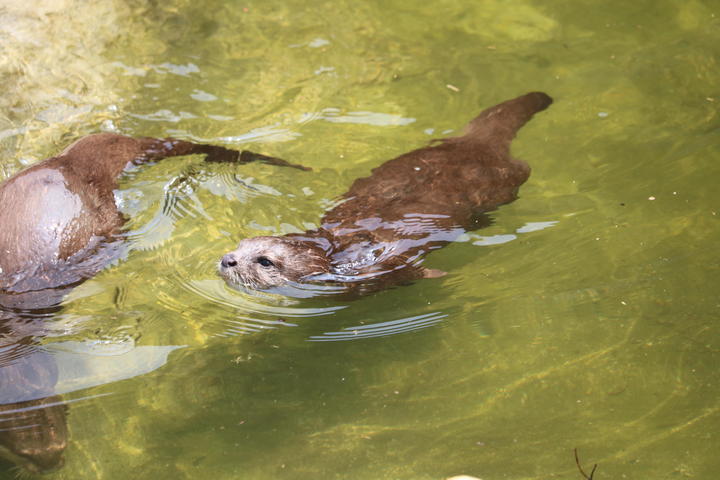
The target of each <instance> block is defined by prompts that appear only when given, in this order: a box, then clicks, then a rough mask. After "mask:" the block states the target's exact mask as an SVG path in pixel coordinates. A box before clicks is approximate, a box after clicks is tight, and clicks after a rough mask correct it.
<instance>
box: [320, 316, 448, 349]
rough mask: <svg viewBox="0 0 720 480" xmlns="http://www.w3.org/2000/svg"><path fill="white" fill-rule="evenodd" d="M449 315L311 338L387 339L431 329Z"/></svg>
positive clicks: (383, 323)
mask: <svg viewBox="0 0 720 480" xmlns="http://www.w3.org/2000/svg"><path fill="white" fill-rule="evenodd" d="M447 316H448V315H447V314H445V313H442V312H431V313H426V314H423V315H417V316H414V317H408V318H402V319H400V320H391V321H388V322H378V323H372V324H370V325H359V326H355V327H347V328H344V329H343V330H342V331H340V332H325V333H323V334H322V335H315V336H311V337H310V338H309V339H308V341H310V342H336V341H344V340H358V339H361V338H372V337H386V336H389V335H397V334H398V333H405V332H411V331H414V330H421V329H423V328H427V327H431V326H433V325H435V324H437V323H439V322H440V321H442V319H444V318H446V317H447Z"/></svg>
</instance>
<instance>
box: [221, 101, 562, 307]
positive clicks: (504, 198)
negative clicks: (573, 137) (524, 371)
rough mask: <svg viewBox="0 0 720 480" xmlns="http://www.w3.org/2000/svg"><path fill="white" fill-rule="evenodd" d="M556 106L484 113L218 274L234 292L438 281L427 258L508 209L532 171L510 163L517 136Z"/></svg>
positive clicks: (359, 183) (240, 254)
mask: <svg viewBox="0 0 720 480" xmlns="http://www.w3.org/2000/svg"><path fill="white" fill-rule="evenodd" d="M551 103H552V99H551V98H550V97H549V96H547V95H546V94H544V93H540V92H533V93H528V94H526V95H523V96H521V97H518V98H515V99H513V100H509V101H507V102H504V103H501V104H499V105H496V106H494V107H492V108H489V109H487V110H485V111H483V112H482V113H481V114H480V115H479V116H478V117H477V118H475V119H474V120H473V121H472V122H470V124H469V125H468V126H467V129H466V131H465V134H464V135H462V136H459V137H453V138H447V139H443V140H440V141H439V142H438V143H437V144H435V145H431V146H427V147H424V148H420V149H418V150H414V151H411V152H409V153H406V154H404V155H401V156H399V157H397V158H395V159H393V160H390V161H388V162H386V163H384V164H383V165H381V166H379V167H378V168H376V169H374V170H373V171H372V174H371V175H370V176H369V177H366V178H360V179H358V180H356V181H355V182H354V183H353V185H352V186H351V187H350V190H349V191H348V192H347V193H345V194H344V195H343V196H342V200H343V201H342V203H340V204H339V205H338V206H336V207H335V208H333V209H331V210H330V211H328V212H327V213H326V214H325V216H324V217H323V218H322V221H321V226H320V228H318V229H316V230H311V231H307V232H305V233H301V234H289V235H284V236H279V237H269V236H263V237H255V238H250V239H246V240H242V241H241V242H240V243H239V245H238V247H237V249H235V250H234V251H232V252H230V253H228V254H226V255H225V256H224V257H223V258H222V260H221V261H220V264H219V267H218V269H219V273H220V275H221V276H222V277H223V278H224V279H225V281H226V282H227V283H228V284H230V285H232V286H247V287H252V288H261V289H264V288H271V287H277V286H280V285H283V284H286V283H289V282H304V281H313V280H320V281H322V280H331V281H336V282H340V283H343V284H344V285H346V286H348V287H349V288H351V289H352V288H354V289H356V290H358V291H360V292H361V293H362V292H363V291H375V290H377V289H379V288H384V287H386V286H389V285H395V284H399V283H405V282H409V281H412V280H414V279H417V278H422V277H437V276H442V275H444V272H441V271H439V270H429V269H425V268H423V267H422V266H421V265H420V264H421V262H422V259H423V256H424V255H425V254H426V253H428V252H429V251H430V250H433V249H436V248H440V247H442V246H443V245H445V244H447V243H448V242H450V241H452V240H454V239H455V238H457V237H458V235H460V234H461V233H463V232H466V231H469V230H475V229H478V228H480V227H482V226H485V225H487V224H488V222H489V219H488V218H487V216H485V215H484V213H485V212H488V211H491V210H494V209H495V208H497V207H498V206H499V205H502V204H504V203H508V202H511V201H513V200H514V199H515V198H516V196H517V192H518V188H519V187H520V185H522V184H523V183H524V182H525V181H526V180H527V179H528V177H529V175H530V167H528V165H527V164H526V163H525V162H523V161H520V160H517V159H514V158H513V157H512V156H511V155H510V143H511V141H512V139H513V138H514V137H515V134H516V132H517V131H518V130H519V129H520V127H522V126H523V125H524V124H525V123H526V122H527V121H528V120H530V118H532V116H533V115H534V114H535V113H537V112H539V111H542V110H544V109H546V108H547V107H548V106H549V105H550V104H551Z"/></svg>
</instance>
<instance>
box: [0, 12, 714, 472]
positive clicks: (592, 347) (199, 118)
mask: <svg viewBox="0 0 720 480" xmlns="http://www.w3.org/2000/svg"><path fill="white" fill-rule="evenodd" d="M0 45H1V46H0V52H1V54H0V78H1V79H2V84H3V87H4V88H3V94H2V96H1V97H0V105H1V108H0V151H1V152H2V158H3V163H2V166H0V168H1V169H2V170H1V171H0V174H2V176H3V178H5V177H7V176H9V175H10V174H12V173H14V172H16V171H18V170H19V169H20V168H22V167H23V165H26V164H30V163H32V162H35V161H37V160H40V159H42V158H45V157H47V156H50V155H52V154H54V153H57V152H58V151H59V150H60V149H61V148H63V147H64V146H65V145H67V144H68V143H69V142H70V141H72V140H73V139H75V138H77V137H78V136H80V135H83V134H87V133H92V132H97V131H101V130H109V131H118V132H121V133H124V134H129V135H150V136H168V135H172V136H177V137H181V138H189V139H196V140H197V139H202V140H205V141H208V142H214V143H219V144H227V145H231V146H235V147H238V148H249V149H253V150H255V151H262V152H264V153H268V154H273V155H276V156H279V157H282V158H286V159H288V160H291V161H294V162H299V163H303V164H306V165H309V166H312V167H313V168H314V171H313V172H309V173H306V172H298V171H296V170H291V169H277V168H273V167H269V166H263V165H247V166H242V167H231V166H219V165H204V164H202V162H201V161H200V159H199V158H186V159H180V160H177V161H168V162H164V163H161V164H158V165H155V166H151V167H148V168H145V169H142V170H140V171H138V172H135V173H133V174H131V175H128V176H127V178H126V179H125V180H124V182H123V184H124V188H123V191H122V192H121V193H120V194H119V196H118V198H119V201H120V202H121V204H122V205H123V210H124V211H125V212H126V213H127V214H128V215H129V216H130V217H131V220H130V222H129V223H128V231H129V232H130V242H129V244H130V246H131V247H132V248H131V251H130V252H129V254H128V255H127V257H126V258H125V259H124V260H123V261H122V262H120V263H118V264H117V265H114V266H111V267H109V268H108V269H106V270H105V271H104V272H102V273H101V274H100V275H98V276H97V277H96V278H94V279H93V280H91V281H89V282H87V283H85V284H84V285H82V286H81V287H80V288H78V289H76V290H75V291H74V292H73V294H72V295H71V297H70V298H68V299H67V301H66V302H65V308H64V310H63V312H62V314H61V315H59V316H58V317H56V318H55V319H54V320H53V321H52V322H51V326H52V332H53V334H52V336H51V337H49V338H48V339H47V343H52V344H57V345H55V347H54V348H55V350H56V351H57V354H56V358H57V361H58V365H59V367H60V370H61V374H60V377H61V378H60V382H59V385H58V388H59V389H60V390H61V391H63V392H67V393H65V395H64V398H65V400H66V401H69V402H71V404H70V407H69V412H70V413H69V416H68V424H69V428H70V431H71V444H70V446H69V448H68V450H67V452H66V465H65V466H64V467H63V468H62V469H61V470H59V471H57V472H55V473H52V474H50V475H49V476H47V477H46V478H50V479H54V478H58V479H60V478H66V479H77V478H108V479H120V478H138V479H150V478H152V479H157V478H168V479H170V478H172V479H175V478H215V479H226V478H227V479H230V478H232V479H235V478H248V479H270V478H273V479H274V478H287V479H297V478H323V479H328V478H338V479H347V478H353V479H443V478H446V477H449V476H452V475H459V474H468V475H473V476H476V477H479V478H482V479H483V480H493V479H505V478H508V479H549V478H563V479H574V478H581V477H580V474H579V473H578V472H577V468H576V466H575V461H574V458H573V454H572V450H573V448H578V449H579V451H580V455H581V458H582V460H583V463H584V464H585V467H586V470H589V469H590V467H591V465H592V463H598V464H599V468H598V471H597V473H596V474H595V479H596V480H604V479H620V478H629V479H630V478H635V479H647V478H654V479H664V478H668V479H673V478H697V479H711V478H715V475H716V472H717V471H718V469H719V468H720V456H718V453H717V452H718V451H720V438H719V437H718V431H720V384H719V383H718V382H719V381H720V374H719V373H718V371H719V370H718V368H717V365H718V361H720V335H719V333H720V326H719V325H718V314H719V313H720V300H718V296H717V289H718V285H719V283H718V282H719V281H720V270H719V269H720V263H719V262H718V255H717V245H718V240H720V235H718V227H719V224H718V220H719V219H720V202H719V199H720V196H719V195H718V193H717V179H718V175H719V174H720V116H719V114H718V109H719V108H720V81H719V80H718V78H719V68H720V65H718V54H720V6H719V4H717V3H716V2H710V1H705V2H702V1H699V0H690V1H682V2H680V1H669V0H664V1H652V2H650V1H640V2H620V1H615V0H613V1H609V2H599V1H577V2H560V1H545V2H530V1H523V0H512V1H497V0H495V1H475V2H471V1H459V0H454V1H450V0H440V1H437V2H431V3H429V4H428V3H427V2H421V1H412V2H410V1H408V0H404V1H402V2H401V1H391V2H387V1H386V2H374V1H373V2H361V3H359V2H343V1H339V2H338V1H335V2H324V1H304V2H303V1H297V0H293V1H277V0H265V1H256V0H249V1H247V2H244V3H243V2H223V1H204V2H189V1H185V0H178V1H174V2H172V4H169V3H168V2H157V3H156V2H141V1H139V0H132V1H128V2H120V1H114V2H82V1H79V0H62V1H53V2H51V1H49V0H46V1H43V0H32V1H29V2H28V1H25V2H22V3H21V2H15V1H14V0H10V1H9V2H8V1H6V2H4V3H3V4H2V5H0ZM448 85H450V87H448ZM456 90H457V91H456ZM530 90H542V91H546V92H548V93H549V94H551V95H552V96H553V97H554V98H555V99H556V103H555V104H554V105H553V106H552V107H551V108H550V109H549V110H548V111H547V112H544V113H542V114H541V115H538V116H537V117H536V118H535V119H534V120H533V121H532V122H531V123H530V124H528V125H527V126H526V127H525V128H524V129H523V130H522V132H521V134H520V135H519V137H518V139H517V140H516V142H515V144H514V152H515V154H516V155H517V156H518V157H521V158H523V159H525V160H527V161H528V163H530V165H531V166H532V167H533V174H532V176H531V178H530V180H529V181H528V183H527V184H526V185H524V186H523V188H522V190H521V197H520V199H518V200H517V201H516V202H515V203H513V204H510V205H507V206H504V207H502V208H501V209H500V210H499V211H497V212H495V213H494V219H495V224H494V225H493V226H492V227H490V228H487V229H485V230H483V231H478V232H474V233H472V234H469V235H468V236H467V237H465V238H463V239H462V240H463V241H461V242H457V243H455V244H453V245H451V246H449V247H447V248H445V249H443V250H441V251H438V252H436V253H434V254H433V255H432V256H431V257H430V259H429V261H428V263H429V265H430V266H432V267H435V268H441V269H443V270H447V271H448V272H449V275H448V276H446V277H444V278H442V279H436V280H426V281H421V282H418V283H416V284H414V285H412V286H407V287H402V288H396V289H392V290H388V291H385V292H382V293H379V294H376V295H374V296H370V297H367V298H363V299H360V300H356V301H352V302H348V301H343V300H340V299H337V298H333V297H329V298H314V299H305V300H302V299H289V298H278V297H262V296H261V297H252V296H248V295H244V294H241V293H239V292H235V291H233V290H230V289H228V288H227V287H226V286H225V285H224V283H223V282H222V281H221V280H220V279H219V278H218V277H217V276H216V275H215V273H214V269H215V262H216V261H217V259H218V258H219V256H220V255H222V254H223V253H224V252H225V251H227V250H229V249H230V248H231V247H233V245H234V244H235V243H236V242H237V241H238V240H239V239H240V238H242V237H246V236H250V235H256V234H262V233H285V232H290V231H296V230H304V229H305V228H308V227H312V226H313V225H315V224H316V222H317V221H318V220H319V218H320V216H321V215H322V212H323V210H324V209H325V208H327V207H328V205H330V204H331V202H332V200H333V199H334V198H335V197H336V196H337V195H339V194H341V193H342V192H344V191H345V190H346V189H347V187H348V186H349V185H350V183H351V181H352V180H353V179H354V178H356V177H358V176H362V175H364V174H366V173H367V172H368V171H369V170H370V169H371V168H373V167H374V166H377V165H379V164H380V163H382V161H384V160H387V159H390V158H392V157H394V156H396V155H398V154H400V153H403V152H405V151H408V150H410V149H412V148H415V147H418V146H421V145H423V144H424V143H426V142H427V141H428V140H430V139H432V138H435V137H438V136H442V135H444V134H446V133H447V132H449V131H458V130H459V129H460V128H461V127H462V126H463V125H464V123H465V122H466V121H467V120H469V119H470V118H472V117H473V116H474V115H475V114H477V113H478V112H479V111H480V110H482V109H483V108H485V107H488V106H490V105H493V104H495V103H497V102H500V101H502V100H505V99H508V98H511V97H514V96H517V95H519V94H521V93H524V92H527V91H530ZM188 175H190V176H191V177H192V178H194V179H196V180H197V182H196V184H195V185H194V188H189V186H188V184H187V183H183V182H181V181H180V179H182V178H185V177H187V176H188ZM2 468H3V470H0V472H2V473H0V478H14V477H15V475H16V473H15V471H13V470H12V469H11V468H10V467H9V466H8V465H6V464H3V467H2Z"/></svg>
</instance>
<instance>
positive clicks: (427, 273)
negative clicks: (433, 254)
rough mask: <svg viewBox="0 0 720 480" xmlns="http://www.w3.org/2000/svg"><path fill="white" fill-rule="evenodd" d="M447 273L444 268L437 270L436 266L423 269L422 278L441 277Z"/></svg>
mask: <svg viewBox="0 0 720 480" xmlns="http://www.w3.org/2000/svg"><path fill="white" fill-rule="evenodd" d="M445 275H447V272H443V271H442V270H437V269H435V268H423V269H422V278H440V277H444V276H445Z"/></svg>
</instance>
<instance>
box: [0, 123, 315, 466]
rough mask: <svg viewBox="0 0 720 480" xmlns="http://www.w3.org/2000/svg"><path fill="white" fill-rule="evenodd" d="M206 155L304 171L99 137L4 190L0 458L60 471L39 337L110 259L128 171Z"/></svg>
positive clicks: (60, 433)
mask: <svg viewBox="0 0 720 480" xmlns="http://www.w3.org/2000/svg"><path fill="white" fill-rule="evenodd" d="M191 154H204V155H205V156H206V157H205V161H207V162H235V163H247V162H251V161H256V160H257V161H261V162H265V163H268V164H272V165H278V166H290V167H295V168H299V169H303V170H307V169H306V168H305V167H302V166H300V165H294V164H290V163H288V162H285V161H284V160H280V159H277V158H273V157H268V156H265V155H261V154H256V153H252V152H248V151H242V152H239V151H236V150H231V149H227V148H224V147H220V146H215V145H206V144H196V143H192V142H188V141H184V140H177V139H173V138H166V139H156V138H130V137H126V136H123V135H117V134H111V133H100V134H95V135H89V136H87V137H84V138H81V139H80V140H78V141H76V142H75V143H73V144H72V145H70V146H69V147H68V148H66V149H65V150H64V151H63V152H62V153H61V154H60V155H58V156H56V157H52V158H49V159H47V160H44V161H42V162H39V163H38V164H36V165H33V166H31V167H29V168H27V169H25V170H23V171H21V172H20V173H18V174H16V175H15V176H13V177H11V178H9V179H7V180H5V181H4V182H3V183H2V184H0V457H2V458H5V459H7V460H9V461H11V462H13V463H15V464H17V465H20V466H22V467H24V468H25V469H26V470H29V471H31V472H44V471H49V470H53V469H55V468H58V467H59V466H60V465H62V461H63V460H62V459H63V451H64V450H65V448H66V446H67V443H68V430H67V426H66V409H67V407H66V405H64V404H63V402H62V398H61V397H59V396H57V395H54V387H55V383H56V379H57V366H56V364H55V362H54V358H53V356H52V354H50V353H47V352H45V351H44V350H43V349H42V347H41V346H40V345H38V339H39V338H42V337H43V336H44V328H43V323H44V318H46V317H47V316H48V315H53V314H55V313H56V312H57V311H59V309H60V302H61V301H62V299H63V297H64V295H65V294H67V293H68V292H69V290H70V289H72V288H73V287H75V286H77V285H78V284H79V283H81V282H83V281H84V280H86V279H88V278H90V277H92V276H93V275H95V274H96V273H98V272H99V271H100V270H101V269H102V268H104V267H105V266H106V265H107V264H108V262H109V261H110V260H112V259H113V258H116V257H117V255H118V253H119V250H120V249H119V248H118V246H119V244H120V243H121V237H120V236H119V235H118V233H120V231H121V229H122V226H123V224H124V223H125V218H124V217H123V216H122V214H121V213H120V211H119V210H118V208H117V206H116V204H115V196H114V193H113V191H114V190H116V189H117V188H118V178H119V177H120V175H121V174H122V172H123V171H124V170H125V169H126V168H127V167H129V166H130V165H140V164H143V163H148V162H157V161H160V160H162V159H164V158H168V157H175V156H180V155H191Z"/></svg>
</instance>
